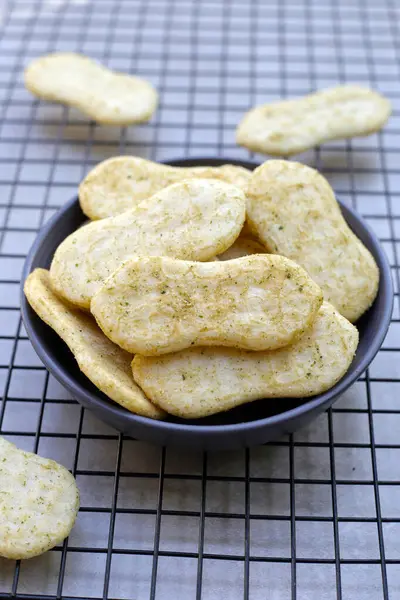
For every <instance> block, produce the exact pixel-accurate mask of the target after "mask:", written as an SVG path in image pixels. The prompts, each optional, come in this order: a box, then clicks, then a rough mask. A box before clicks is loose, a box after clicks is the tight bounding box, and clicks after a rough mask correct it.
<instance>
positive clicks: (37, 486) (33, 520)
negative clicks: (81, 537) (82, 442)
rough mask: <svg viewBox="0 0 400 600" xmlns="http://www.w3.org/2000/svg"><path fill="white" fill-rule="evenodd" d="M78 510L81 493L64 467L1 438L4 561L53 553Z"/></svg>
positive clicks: (0, 511) (1, 552)
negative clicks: (48, 551) (51, 551)
mask: <svg viewBox="0 0 400 600" xmlns="http://www.w3.org/2000/svg"><path fill="white" fill-rule="evenodd" d="M78 509H79V491H78V488H77V486H76V483H75V479H74V477H73V476H72V475H71V473H70V472H69V471H67V469H66V468H65V467H63V466H61V465H59V464H58V463H56V462H55V461H54V460H49V459H46V458H41V457H40V456H37V455H36V454H32V453H31V452H24V451H23V450H20V449H19V448H17V447H16V446H14V444H11V443H10V442H8V441H7V440H5V439H4V438H3V437H0V556H2V557H4V558H10V559H14V560H19V559H25V558H33V557H34V556H39V555H40V554H43V553H44V552H46V551H47V550H50V548H54V546H56V545H57V544H60V543H61V542H62V541H63V540H64V539H65V538H66V537H68V535H69V534H70V531H71V529H72V527H73V525H74V523H75V519H76V515H77V513H78ZM32 591H33V590H32Z"/></svg>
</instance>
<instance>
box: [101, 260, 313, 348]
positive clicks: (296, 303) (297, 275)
mask: <svg viewBox="0 0 400 600" xmlns="http://www.w3.org/2000/svg"><path fill="white" fill-rule="evenodd" d="M321 304H322V293H321V290H320V288H319V287H318V286H317V285H316V284H315V283H314V282H313V280H312V279H311V278H310V277H309V275H307V273H306V272H305V270H304V269H302V268H301V267H299V266H298V265H297V264H296V263H294V262H293V261H291V260H288V259H287V258H284V257H283V256H274V255H272V254H256V255H253V256H246V257H243V258H238V259H236V260H231V261H221V262H218V261H217V262H208V263H200V262H190V261H183V260H176V259H173V258H167V257H135V258H131V259H130V260H128V261H126V262H125V263H124V264H123V265H122V266H121V267H120V268H119V269H117V271H115V273H113V275H111V277H109V278H108V279H107V281H106V282H105V284H104V286H103V287H102V288H101V289H100V290H99V291H98V292H97V294H96V295H95V296H94V297H93V298H92V302H91V307H90V309H91V312H92V314H93V315H94V316H95V318H96V320H97V322H98V324H99V325H100V327H101V328H102V330H103V331H104V333H105V334H106V335H107V336H108V337H109V338H110V339H111V340H112V341H114V342H115V343H116V344H118V345H120V346H121V347H122V348H124V349H125V350H127V351H128V352H132V353H133V354H144V355H146V356H156V355H159V354H166V353H168V352H176V351H178V350H182V349H184V348H188V347H193V346H233V347H236V348H245V349H247V350H267V349H273V348H280V347H282V346H285V345H287V344H291V343H293V342H294V341H295V340H296V339H298V338H299V337H300V336H301V335H302V334H303V332H304V331H305V330H306V329H308V328H309V327H310V326H311V324H312V323H313V322H314V320H315V318H316V316H317V313H318V310H319V308H320V306H321Z"/></svg>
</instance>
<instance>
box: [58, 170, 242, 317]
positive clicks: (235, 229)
mask: <svg viewBox="0 0 400 600" xmlns="http://www.w3.org/2000/svg"><path fill="white" fill-rule="evenodd" d="M245 204H246V200H245V195H244V193H243V192H242V190H240V189H239V188H237V187H236V186H233V185H231V184H228V183H225V182H223V181H216V180H214V179H209V180H205V179H204V180H203V179H190V180H185V181H183V182H181V183H175V184H174V185H171V186H169V187H167V188H165V189H163V190H161V191H160V192H158V193H157V194H154V196H152V197H151V198H148V199H147V200H144V201H143V202H142V203H141V204H139V205H138V206H136V207H135V208H133V209H131V210H129V211H126V212H124V213H122V214H121V215H118V216H116V217H110V218H108V219H102V220H101V221H96V222H94V223H90V224H89V225H87V226H86V227H83V228H82V229H80V230H78V231H75V232H74V233H73V234H72V235H70V236H69V237H68V238H67V239H66V240H64V241H63V242H62V244H61V245H60V246H59V248H58V249H57V251H56V253H55V255H54V259H53V262H52V264H51V268H50V273H51V278H52V284H53V287H54V289H55V290H56V292H57V293H58V294H59V295H60V296H62V297H63V298H66V299H67V300H68V301H70V302H72V303H73V304H76V305H77V306H80V307H82V308H89V307H90V300H91V298H92V296H93V295H94V294H95V293H96V292H97V291H98V290H99V289H100V287H101V286H102V284H103V282H104V281H105V279H106V278H107V277H109V276H110V275H111V274H112V273H113V272H114V271H115V270H116V269H117V268H118V267H119V266H120V265H121V264H122V263H123V262H124V261H125V260H127V259H128V258H130V257H131V256H137V255H141V256H146V255H147V256H171V257H173V258H181V259H185V260H200V261H206V260H209V259H210V258H212V257H213V256H216V255H217V254H220V253H221V252H224V251H225V250H226V249H227V248H229V246H231V245H232V243H233V242H234V241H235V239H236V238H237V236H238V235H239V233H240V230H241V228H242V226H243V222H244V218H245Z"/></svg>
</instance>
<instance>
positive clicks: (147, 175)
mask: <svg viewBox="0 0 400 600" xmlns="http://www.w3.org/2000/svg"><path fill="white" fill-rule="evenodd" d="M249 177H250V171H248V170H247V169H244V168H243V167H237V166H235V165H223V166H222V167H170V166H167V165H162V164H158V163H155V162H152V161H150V160H145V159H144V158H140V157H138V156H115V157H113V158H109V159H107V160H104V161H103V162H101V163H100V164H98V165H97V166H96V167H94V169H92V170H91V171H90V172H89V173H88V174H87V176H86V177H85V179H84V180H83V181H82V183H81V184H80V186H79V202H80V204H81V207H82V210H83V212H84V213H85V214H86V215H87V216H88V217H89V218H90V219H92V220H97V219H104V218H106V217H112V216H115V215H119V214H121V213H123V212H125V211H126V210H129V209H131V208H133V207H134V206H136V205H137V204H140V202H141V201H142V200H145V199H146V198H149V197H150V196H152V195H153V194H155V193H157V192H159V191H160V190H162V189H163V188H165V187H167V186H169V185H171V184H173V183H178V182H180V181H182V180H183V179H191V178H199V179H219V180H221V181H225V182H227V183H232V184H234V185H237V186H238V187H240V188H244V187H245V186H246V184H247V183H248V180H249Z"/></svg>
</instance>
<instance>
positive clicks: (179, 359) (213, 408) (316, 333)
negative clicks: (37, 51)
mask: <svg viewBox="0 0 400 600" xmlns="http://www.w3.org/2000/svg"><path fill="white" fill-rule="evenodd" d="M357 344H358V331H357V329H356V328H355V327H354V325H352V324H351V323H349V321H347V320H346V319H345V318H344V317H342V316H341V315H340V314H339V313H338V312H337V311H336V310H335V309H334V308H333V307H332V306H331V305H330V304H328V303H325V302H324V303H323V305H322V307H321V309H320V311H319V313H318V316H317V319H316V321H315V323H314V325H313V326H312V327H311V328H310V329H309V330H308V331H307V332H306V333H305V334H304V335H303V336H302V337H301V338H300V339H299V340H298V341H297V342H295V343H294V344H293V345H291V346H287V347H285V348H281V349H279V350H272V351H269V352H248V351H245V350H236V349H233V348H205V347H203V348H191V349H189V350H182V351H181V352H177V353H175V354H167V355H165V356H160V357H144V356H140V355H137V356H135V358H134V359H133V361H132V369H133V376H134V378H135V380H136V381H137V382H138V383H139V385H141V386H142V387H143V389H144V390H145V391H146V393H147V395H148V396H149V398H151V399H152V400H153V401H154V402H155V403H156V404H158V405H159V406H161V407H162V408H164V409H165V410H167V411H168V412H170V413H171V414H174V415H177V416H179V417H183V418H200V417H205V416H207V415H212V414H214V413H218V412H222V411H226V410H229V409H231V408H233V407H235V406H239V405H240V404H245V403H246V402H251V401H252V400H257V399H261V398H266V399H268V398H280V397H282V398H285V397H286V398H287V397H293V398H301V397H308V396H314V395H316V394H320V393H322V392H324V391H326V390H328V389H329V388H331V387H332V386H333V385H334V384H335V383H336V382H338V381H339V380H340V379H341V377H343V375H344V374H345V373H346V371H347V369H348V368H349V366H350V364H351V361H352V359H353V356H354V353H355V351H356V348H357ZM266 401H267V400H266Z"/></svg>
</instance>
